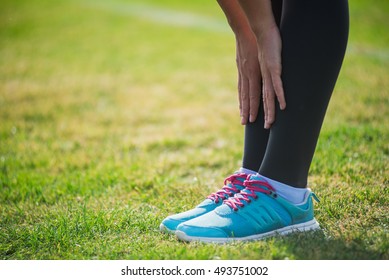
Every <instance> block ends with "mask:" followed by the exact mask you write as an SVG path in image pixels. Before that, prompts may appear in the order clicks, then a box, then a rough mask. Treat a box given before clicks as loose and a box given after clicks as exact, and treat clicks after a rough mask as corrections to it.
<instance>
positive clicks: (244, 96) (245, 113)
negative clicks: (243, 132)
mask: <svg viewBox="0 0 389 280" xmlns="http://www.w3.org/2000/svg"><path fill="white" fill-rule="evenodd" d="M241 85H242V88H241V89H242V91H241V94H240V96H241V104H242V115H241V124H243V125H245V124H247V121H248V118H249V108H250V103H249V102H250V100H249V81H248V79H245V78H244V77H242V80H241Z"/></svg>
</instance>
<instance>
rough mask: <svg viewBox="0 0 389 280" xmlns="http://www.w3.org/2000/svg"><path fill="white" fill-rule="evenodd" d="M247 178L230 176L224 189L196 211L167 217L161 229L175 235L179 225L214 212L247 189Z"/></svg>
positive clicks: (238, 175) (211, 196)
mask: <svg viewBox="0 0 389 280" xmlns="http://www.w3.org/2000/svg"><path fill="white" fill-rule="evenodd" d="M247 176H248V175H247V174H244V173H235V174H233V175H231V176H229V177H228V178H226V179H225V180H224V187H223V188H222V189H220V190H219V191H217V192H215V193H212V194H210V195H209V196H208V197H207V199H205V200H204V201H203V202H202V203H200V204H199V205H197V206H196V207H195V208H194V209H191V210H189V211H186V212H183V213H179V214H175V215H172V216H169V217H167V218H166V219H164V220H163V221H162V223H161V225H160V226H159V229H160V230H161V231H164V232H169V233H174V232H175V230H176V228H177V226H178V225H179V224H181V223H183V222H186V221H188V220H191V219H194V218H196V217H199V216H202V215H204V214H206V213H208V212H210V211H212V210H214V209H215V208H216V207H218V206H220V205H222V203H223V201H224V200H226V199H227V198H230V197H233V196H234V195H235V194H237V193H239V192H240V191H241V190H243V189H244V188H245V187H244V185H243V182H244V181H245V180H246V179H247Z"/></svg>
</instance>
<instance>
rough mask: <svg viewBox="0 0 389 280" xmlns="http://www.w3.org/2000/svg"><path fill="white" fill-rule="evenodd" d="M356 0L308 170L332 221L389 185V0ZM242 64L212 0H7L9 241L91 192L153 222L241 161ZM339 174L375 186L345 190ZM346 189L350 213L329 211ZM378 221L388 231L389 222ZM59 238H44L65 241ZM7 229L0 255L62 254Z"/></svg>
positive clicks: (2, 25) (3, 169) (93, 200)
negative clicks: (238, 63) (239, 74)
mask: <svg viewBox="0 0 389 280" xmlns="http://www.w3.org/2000/svg"><path fill="white" fill-rule="evenodd" d="M349 4H350V17H351V24H350V40H349V45H348V49H347V54H346V58H345V61H344V66H343V68H342V71H341V74H340V77H339V80H338V83H337V86H336V88H335V92H334V94H333V98H332V101H331V103H330V107H329V109H328V113H327V116H326V119H325V122H324V125H323V130H322V134H321V136H320V140H319V144H318V147H317V152H316V154H315V158H314V161H313V163H312V168H311V172H310V185H311V186H312V187H313V188H316V189H315V190H316V191H317V192H318V193H319V196H320V195H323V196H326V195H332V200H331V201H332V202H333V203H334V205H335V206H331V205H330V204H328V205H327V204H325V203H324V204H322V205H323V206H322V208H319V210H318V213H319V218H322V220H324V227H326V226H327V227H328V230H329V231H330V232H331V231H333V232H332V233H333V234H334V235H336V233H335V232H336V228H338V229H339V228H342V229H343V230H344V232H348V230H350V229H351V228H353V227H355V223H357V224H358V223H361V222H360V220H359V216H358V215H359V214H358V213H359V212H358V209H359V208H358V207H362V206H363V205H365V204H364V203H366V207H367V205H369V203H370V202H371V201H375V200H374V199H375V197H376V196H375V195H377V194H379V195H377V197H378V196H381V195H382V191H383V190H384V194H385V195H387V183H388V170H387V164H388V161H387V160H388V151H389V146H388V143H389V141H388V140H389V139H388V129H389V123H388V101H389V100H388V98H389V92H388V91H389V90H388V89H389V76H388V74H389V35H388V27H389V1H385V0H377V1H369V0H350V1H349ZM236 77H237V73H236V67H235V42H234V36H233V34H232V32H230V30H229V27H228V25H227V23H226V20H225V18H224V15H223V13H222V12H221V10H220V8H219V7H218V5H217V2H216V1H209V0H196V1H181V0H158V1H157V0H142V1H140V0H139V1H135V0H127V1H126V0H57V1H52V0H28V1H27V0H2V1H1V3H0V184H1V186H0V188H1V190H0V202H1V203H0V205H1V206H0V209H2V212H1V213H2V214H1V215H2V216H1V217H2V220H1V221H2V226H3V228H6V229H7V230H6V232H7V235H3V236H2V238H3V241H4V243H3V244H5V243H7V242H11V240H12V236H13V235H12V234H11V232H15V230H19V231H21V232H22V233H25V234H26V236H27V235H30V236H31V235H33V234H34V233H36V234H37V233H38V228H36V227H34V226H33V225H34V224H36V223H37V221H43V222H42V223H43V224H44V222H45V221H46V223H47V222H48V221H49V220H50V217H49V216H47V211H48V210H50V211H52V210H53V209H59V210H57V211H58V215H59V216H61V215H62V216H65V217H68V216H67V215H68V210H67V209H68V208H67V207H65V206H64V205H70V206H69V207H71V208H72V207H76V208H77V207H78V206H77V205H81V204H82V205H85V203H87V202H88V207H90V209H92V210H93V211H97V210H99V209H111V208H116V209H119V211H120V209H126V207H127V208H128V207H130V209H141V210H139V211H140V212H137V213H138V214H139V217H142V219H144V215H145V213H146V214H147V215H148V216H147V215H146V216H147V218H145V219H144V220H145V221H146V224H145V225H144V224H143V227H142V224H141V223H140V222H138V223H137V227H135V228H134V229H133V231H131V230H130V229H128V228H126V231H128V230H129V231H130V232H132V234H137V233H139V230H142V229H143V230H146V231H147V230H150V231H151V233H150V234H151V236H153V234H156V233H153V232H152V231H153V229H154V228H157V226H158V224H159V221H160V220H161V219H162V218H164V217H165V215H167V214H169V213H171V212H175V211H180V210H182V209H183V208H185V207H189V206H190V205H192V206H193V204H194V202H193V201H194V199H195V196H196V198H197V196H198V194H199V193H200V194H201V195H206V194H207V193H209V191H210V190H214V189H215V186H216V185H220V182H222V180H223V178H224V177H225V176H226V175H228V174H230V173H231V172H233V171H234V170H235V169H236V168H238V167H239V166H240V164H241V157H242V145H243V127H242V126H241V125H240V124H239V121H240V120H239V110H238V102H237V92H236V84H237V78H236ZM339 186H342V187H343V190H344V189H346V190H350V189H353V188H355V191H356V192H359V190H361V192H362V191H366V189H365V187H366V186H371V187H372V189H371V190H372V191H371V192H372V193H369V194H366V193H362V194H361V200H362V201H366V202H361V201H358V199H357V201H354V200H353V199H354V198H355V195H356V194H355V193H353V194H352V195H351V194H350V197H349V199H350V200H347V199H348V198H347V195H346V194H345V193H343V192H342V191H339V192H338V191H337V190H338V187H339ZM176 192H179V193H180V194H182V200H180V202H179V204H176V203H174V197H170V195H172V196H174V195H177V194H176ZM345 195H346V196H345ZM370 195H371V197H370ZM161 197H162V198H163V199H164V201H165V205H161V203H160V200H161ZM356 197H358V195H356ZM362 198H363V199H362ZM368 198H370V199H372V200H369V199H368ZM366 199H367V200H366ZM196 201H197V200H196ZM350 201H353V203H355V208H352V209H354V210H350V213H354V214H349V215H351V217H348V218H347V219H345V220H344V221H343V222H344V224H342V226H341V227H339V225H335V224H334V223H335V222H334V221H333V220H331V219H332V218H333V217H337V220H338V218H339V217H344V216H343V215H345V214H341V211H340V210H339V209H341V208H342V207H344V206H346V205H348V207H350V205H351V204H350V203H351V202H350ZM369 201H370V202H369ZM375 202H376V201H375ZM337 203H338V204H337ZM381 203H382V202H381ZM361 205H362V206H361ZM142 207H145V208H142ZM331 207H332V208H331ZM383 207H384V206H383ZM18 209H19V210H18ZM20 209H22V210H23V211H22V212H23V213H24V214H23V215H22V214H21V211H20ZM142 209H143V210H142ZM377 209H378V208H377ZM379 209H381V210H382V209H387V208H379ZM381 210H379V211H381ZM80 211H81V210H80ZM123 211H124V210H123ZM352 211H355V212H352ZM377 211H378V210H377ZM382 211H383V210H382ZM385 211H386V210H385ZM334 213H335V214H334ZM374 213H376V214H374V215H376V216H375V218H377V217H381V218H382V215H383V214H382V213H384V212H379V213H381V214H377V212H374ZM122 214H123V217H122V221H127V220H126V219H127V218H125V217H124V216H125V215H126V214H125V213H124V212H123V213H122ZM26 215H27V216H26ZM91 215H92V214H91ZM320 215H321V216H320ZM353 215H354V216H353ZM377 215H378V216H377ZM380 215H381V216H380ZM135 216H136V215H135ZM140 219H141V218H140ZM326 219H327V220H326ZM70 220H71V219H70ZM386 220H387V217H386ZM22 221H24V222H25V223H27V225H28V226H27V227H25V226H23V225H21V224H23V223H22ZM127 222H128V221H127ZM129 224H132V225H133V221H132V222H131V223H129ZM361 226H362V227H363V226H371V225H370V224H365V225H364V224H363V223H362V224H361ZM377 227H378V228H379V230H381V232H384V233H385V232H386V233H387V231H386V230H387V224H386V227H383V226H382V225H381V226H378V225H377ZM41 230H42V228H41ZM137 230H138V231H137ZM50 232H51V231H50V229H49V228H48V229H47V232H46V234H47V235H50ZM65 232H66V231H65ZM70 232H72V231H71V230H70ZM344 232H343V234H344ZM19 234H20V232H19ZM361 234H362V232H361ZM156 236H158V238H159V235H156ZM54 239H55V238H54ZM54 239H53V240H54ZM64 240H68V241H52V240H51V241H48V242H53V244H57V243H55V242H59V244H62V246H63V247H65V248H70V247H71V246H70V245H69V244H71V241H70V240H69V239H66V238H65V239H64ZM12 242H14V243H13V245H10V246H11V247H12V248H14V250H13V251H12V250H11V249H10V248H11V247H9V246H8V245H7V246H8V247H7V246H5V245H2V246H3V249H4V248H5V249H4V251H3V252H11V253H8V255H7V253H4V254H3V255H2V256H3V258H5V257H7V256H11V257H17V256H19V257H28V256H35V257H39V256H41V257H42V256H46V257H49V258H50V257H52V256H53V255H52V254H54V256H57V257H64V256H65V257H66V254H65V255H63V253H62V254H61V253H59V251H55V250H54V251H55V252H54V253H53V252H51V253H49V252H46V251H45V250H44V249H42V250H43V252H46V253H47V254H46V255H45V254H43V253H42V255H39V254H38V255H34V253H32V251H33V250H32V249H31V248H35V247H34V246H38V247H37V248H40V247H39V245H36V244H35V243H34V244H35V245H34V244H33V243H28V242H27V244H30V245H25V248H26V249H25V251H22V253H20V254H19V255H18V254H17V253H15V252H18V248H19V249H20V248H22V246H24V245H23V242H24V244H26V240H24V241H23V238H22V239H21V241H20V243H18V242H16V241H12ZM61 242H63V243H61ZM367 243H368V242H367ZM367 243H366V244H367ZM17 244H19V245H20V246H21V247H18V246H19V245H17ZM50 244H51V243H50ZM4 246H5V247H4ZM66 246H69V247H66ZM91 246H92V247H93V245H91ZM377 246H378V245H377ZM378 247H379V246H378ZM15 248H16V249H15ZM381 248H382V247H381ZM386 248H387V247H386ZM35 249H36V248H35ZM7 250H8V251H7ZM10 250H11V251H10ZM68 250H70V251H71V252H72V253H73V254H76V253H75V251H72V250H76V249H68ZM77 250H78V249H77ZM111 250H112V248H111ZM38 251H39V250H38ZM77 252H78V251H77ZM79 253H80V254H81V256H83V255H82V254H83V253H82V252H79ZM127 253H128V252H127ZM56 254H58V255H56ZM123 254H124V253H123ZM124 255H125V254H124ZM106 256H108V255H106ZM114 256H115V257H121V256H122V255H120V254H119V253H118V254H117V255H114ZM150 256H151V257H152V255H150ZM150 256H149V257H150ZM168 256H169V255H168ZM170 256H171V255H170ZM186 256H188V255H186ZM363 256H366V255H363ZM146 257H147V256H146ZM184 257H185V256H184Z"/></svg>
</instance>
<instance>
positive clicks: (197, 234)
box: [175, 175, 320, 243]
mask: <svg viewBox="0 0 389 280" xmlns="http://www.w3.org/2000/svg"><path fill="white" fill-rule="evenodd" d="M244 186H245V189H244V190H242V191H241V192H240V193H238V194H236V195H235V196H234V197H231V198H229V199H226V200H225V201H224V202H223V205H221V206H219V207H217V208H216V209H215V210H213V211H211V212H208V213H207V214H205V215H202V216H200V217H198V218H195V219H192V220H189V221H187V222H184V223H181V224H180V225H179V226H178V227H177V230H176V232H175V234H176V235H177V237H178V238H179V239H180V240H183V241H201V242H208V243H226V242H231V241H248V240H260V239H263V238H265V237H269V236H274V235H277V234H280V235H284V234H288V233H291V232H294V231H308V230H315V229H319V228H320V227H319V224H318V222H317V221H316V219H315V218H314V215H313V201H312V197H313V198H314V199H315V200H317V201H319V200H318V198H317V197H316V195H315V194H314V193H313V192H312V191H311V190H309V189H308V191H307V194H306V197H305V199H304V201H303V202H302V203H301V204H293V203H291V202H289V201H288V200H286V199H284V198H282V197H281V196H279V195H277V192H276V191H275V189H274V188H273V187H272V186H271V185H270V184H269V183H268V182H267V181H266V180H264V179H263V178H261V177H259V176H255V175H251V176H250V177H248V179H247V180H246V181H245V182H244Z"/></svg>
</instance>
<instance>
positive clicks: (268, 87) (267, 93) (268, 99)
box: [262, 74, 275, 129]
mask: <svg viewBox="0 0 389 280" xmlns="http://www.w3.org/2000/svg"><path fill="white" fill-rule="evenodd" d="M269 76H270V75H269V74H266V75H264V78H263V90H262V94H263V108H264V113H265V125H264V127H265V129H269V128H270V127H271V125H272V123H273V122H274V120H275V102H274V101H275V97H274V96H275V93H274V89H273V84H272V82H271V79H270V77H269Z"/></svg>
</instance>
